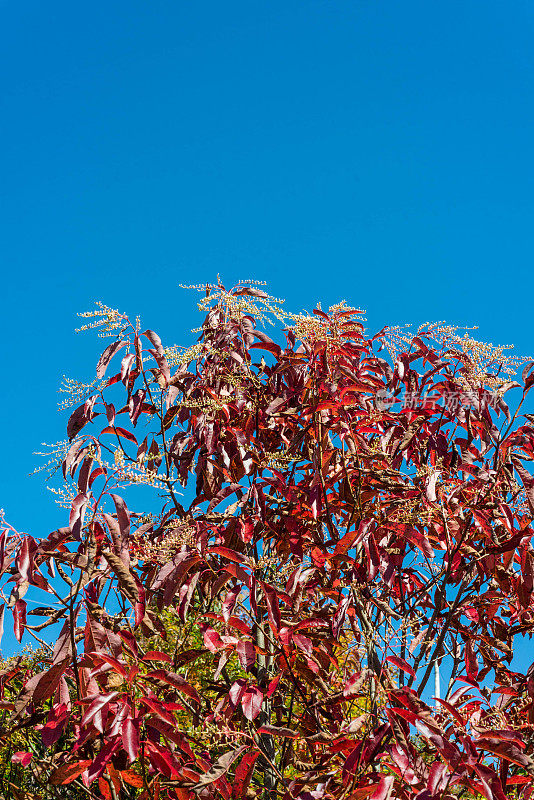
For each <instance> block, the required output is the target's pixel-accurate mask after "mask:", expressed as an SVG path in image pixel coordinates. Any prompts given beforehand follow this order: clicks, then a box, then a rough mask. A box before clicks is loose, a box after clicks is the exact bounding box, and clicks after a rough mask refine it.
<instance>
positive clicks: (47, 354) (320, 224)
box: [0, 0, 534, 536]
mask: <svg viewBox="0 0 534 800" xmlns="http://www.w3.org/2000/svg"><path fill="white" fill-rule="evenodd" d="M533 36H534V5H533V4H532V3H528V2H526V0H520V1H519V0H508V2H496V0H490V2H478V1H477V2H475V1H474V0H461V2H458V1H457V0H446V2H438V1H436V2H428V0H422V1H421V2H414V1H413V0H402V2H400V0H399V1H398V2H397V1H395V2H393V0H345V1H344V2H341V1H340V0H330V1H329V0H321V2H319V1H318V0H306V2H293V0H283V2H281V1H279V0H271V2H256V1H255V0H246V2H244V1H243V2H241V1H239V2H235V1H234V0H230V1H229V2H226V3H221V2H212V1H210V2H205V1H204V0H196V1H195V2H187V3H186V2H183V1H180V0H172V1H171V0H168V1H167V2H163V1H162V0H151V2H147V1H145V2H141V1H140V0H128V2H126V1H125V0H106V2H105V3H104V2H101V0H95V1H94V2H93V3H91V4H83V3H72V2H64V1H63V0H49V2H46V3H45V2H37V0H31V1H30V0H17V2H14V1H13V0H10V1H9V2H8V0H0V39H1V44H0V62H1V63H0V75H1V76H2V77H1V80H0V87H1V91H0V104H1V107H0V119H1V123H0V153H1V155H0V161H1V164H2V174H1V181H0V193H1V206H2V207H1V213H0V248H1V250H0V252H1V258H2V264H3V269H2V275H3V289H4V291H3V293H2V297H3V302H2V317H3V329H4V346H3V359H2V361H3V368H4V376H5V380H4V387H3V391H2V393H1V394H0V405H1V418H2V421H3V424H2V444H3V451H4V452H3V458H2V460H1V462H0V483H1V487H2V492H1V496H0V506H3V507H4V508H5V510H6V515H7V517H8V519H9V520H10V521H11V522H12V523H13V524H14V525H15V526H17V527H18V528H19V529H21V530H26V531H31V532H32V533H33V534H34V535H35V536H41V535H44V534H46V533H47V532H48V531H49V530H50V529H51V528H52V527H54V526H57V525H58V524H62V523H63V522H64V519H65V517H64V513H63V512H62V511H61V510H60V509H58V507H57V506H55V505H54V503H53V499H52V498H51V497H50V495H49V493H48V492H46V491H44V489H43V484H42V481H41V480H40V479H39V477H33V478H29V477H28V473H29V472H31V470H32V469H33V468H34V466H35V465H36V463H37V461H38V459H36V457H34V456H33V455H32V453H33V451H35V450H37V449H39V443H40V442H42V441H43V440H44V441H56V440H58V439H60V438H62V437H63V430H64V424H65V421H66V420H65V418H64V417H63V416H62V415H60V414H59V413H58V411H57V402H58V399H59V397H58V394H57V388H58V385H59V383H60V380H61V376H62V375H63V374H66V375H68V376H71V377H77V378H80V379H91V378H92V377H93V374H94V365H95V364H96V359H97V356H98V354H99V349H102V348H101V345H102V342H101V341H100V340H98V339H95V338H92V337H87V336H86V337H85V338H83V337H81V336H79V335H78V336H76V335H75V334H74V333H73V329H74V327H76V325H77V320H76V317H75V313H76V311H79V310H84V309H86V308H89V307H90V306H91V305H92V304H93V301H94V300H96V299H101V300H103V301H104V302H106V303H107V304H108V305H111V306H115V307H118V308H120V309H121V310H125V311H128V312H130V313H131V314H132V315H134V316H135V314H140V315H141V317H142V319H143V321H144V323H146V326H147V327H151V328H155V329H157V330H158V331H159V332H160V334H161V335H162V337H163V339H164V341H165V342H166V343H169V344H171V343H175V342H177V343H187V342H188V341H190V339H191V334H189V329H190V328H191V327H193V326H196V325H197V324H198V315H197V314H196V312H195V307H194V300H195V298H194V296H192V295H188V294H187V293H184V292H183V291H182V290H181V289H179V288H178V284H179V283H199V282H204V281H208V280H213V279H214V278H215V277H216V275H217V273H220V274H221V276H222V277H223V279H224V280H225V282H228V283H230V282H232V281H233V280H235V279H238V278H248V277H251V278H257V279H264V280H267V281H268V282H269V286H270V290H271V291H272V293H273V294H275V295H277V296H284V297H286V298H287V304H288V306H289V307H290V308H292V309H294V310H301V309H302V308H304V307H306V308H311V307H313V306H314V304H315V302H316V300H318V299H321V300H322V302H323V306H326V305H328V304H330V303H333V302H335V301H337V300H339V299H341V298H346V299H347V301H348V302H351V303H353V304H356V305H360V306H363V307H364V308H366V309H367V311H368V313H367V317H368V324H369V327H370V328H371V329H378V328H379V327H382V326H383V325H384V324H385V323H403V322H405V321H413V322H414V323H420V322H423V321H425V320H434V319H444V320H447V321H449V322H451V323H465V324H478V325H479V326H480V332H479V333H480V338H483V339H485V340H489V341H493V342H494V343H502V342H511V343H514V344H515V345H516V347H517V350H518V352H519V353H524V354H529V353H532V352H533V351H534V344H533V341H532V338H533V337H532V333H531V330H532V328H531V318H532V313H531V307H532V288H533V283H534V282H533V280H532V263H533V258H532V256H533V234H532V222H533V205H534V201H533V196H532V189H533V178H534V158H533V149H532V142H533V141H534V103H533V94H534V80H533V79H534V48H533V47H532V42H533Z"/></svg>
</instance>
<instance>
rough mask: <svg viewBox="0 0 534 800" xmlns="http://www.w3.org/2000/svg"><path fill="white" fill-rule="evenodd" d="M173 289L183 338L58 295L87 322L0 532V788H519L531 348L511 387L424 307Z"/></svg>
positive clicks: (433, 799) (509, 363)
mask: <svg viewBox="0 0 534 800" xmlns="http://www.w3.org/2000/svg"><path fill="white" fill-rule="evenodd" d="M197 288H198V287H197ZM202 290H205V296H204V297H203V298H202V300H201V302H200V304H199V305H200V308H201V310H203V311H204V312H205V313H206V317H205V321H204V323H203V325H202V328H201V329H199V331H200V338H199V340H198V343H197V344H194V345H193V346H192V347H190V348H189V349H181V348H176V347H170V348H167V347H165V346H164V345H163V344H162V342H161V340H160V338H159V336H158V335H157V334H156V333H154V332H153V331H151V330H146V331H144V332H142V331H141V326H140V324H139V322H138V321H136V322H135V323H132V322H130V321H129V319H128V318H127V317H126V316H125V315H123V314H120V313H119V312H117V311H114V310H112V309H109V308H107V307H105V306H101V305H100V306H99V307H97V310H96V311H95V312H92V313H91V314H87V315H86V316H88V317H90V318H91V321H89V323H88V325H87V326H86V327H97V328H100V330H101V331H102V332H103V333H104V334H105V335H110V336H111V337H112V339H113V341H112V342H111V343H110V344H109V346H108V347H107V348H106V349H105V351H104V352H103V354H102V355H101V357H100V360H99V361H98V365H97V368H96V375H97V379H96V381H95V382H94V384H91V385H89V386H88V387H83V386H81V385H79V384H76V383H74V382H71V383H70V384H68V387H67V388H69V389H70V390H72V394H73V396H74V397H76V396H78V397H79V400H78V402H80V404H79V405H78V407H77V408H75V410H74V411H73V412H72V413H71V416H70V419H69V420H68V424H67V434H68V439H69V443H68V446H67V448H66V450H65V453H64V455H63V456H61V461H62V470H63V476H64V478H65V484H64V488H63V489H62V492H63V495H62V497H63V500H65V501H66V503H67V505H68V506H69V509H70V515H69V520H68V526H66V527H64V528H60V529H59V530H56V531H54V532H53V533H51V534H50V535H49V536H48V537H47V538H46V539H40V540H37V539H36V538H34V537H33V536H31V535H27V534H19V533H17V532H15V531H14V530H13V529H11V528H9V526H7V527H6V530H5V532H4V533H3V535H2V538H1V553H0V564H1V569H2V575H3V577H4V596H5V599H6V602H7V606H8V607H9V608H10V609H11V610H12V613H13V618H14V630H15V635H16V638H17V639H18V641H19V642H20V641H21V640H22V639H23V636H24V637H25V641H26V637H27V638H28V640H29V639H30V637H31V636H34V637H37V638H38V640H39V643H40V649H39V651H38V656H37V657H35V656H34V657H33V660H32V659H30V660H28V657H22V656H21V657H14V658H11V659H9V660H8V661H7V662H5V663H4V665H3V666H4V669H3V670H2V672H0V686H1V690H2V714H3V722H2V727H1V730H0V737H1V742H2V743H3V745H4V748H6V747H7V746H8V745H9V746H10V747H11V750H10V753H13V749H14V748H15V747H16V748H17V752H16V753H14V754H13V755H12V760H13V762H14V767H13V768H14V769H15V768H16V770H18V777H16V779H15V778H14V777H12V778H11V788H12V789H13V791H14V792H18V793H19V795H20V796H21V797H31V798H35V797H74V796H80V797H81V796H84V797H87V798H94V799H95V800H96V798H100V797H105V798H113V800H118V799H119V798H139V799H141V798H143V800H149V799H150V800H157V799H158V798H160V799H161V800H185V798H195V797H202V798H224V800H231V798H233V799H234V800H237V798H242V797H245V796H246V797H257V798H264V800H266V799H267V798H268V800H273V799H274V798H283V800H291V799H293V800H297V799H299V800H312V799H313V800H315V799H318V798H324V800H327V799H328V798H330V799H331V800H333V799H334V798H335V800H345V799H346V800H349V798H351V799H352V800H363V799H364V798H371V800H387V799H388V798H399V800H416V799H417V800H452V799H453V798H456V797H465V798H469V797H471V798H473V797H484V798H487V800H504V799H505V798H518V799H519V798H521V800H528V799H529V798H530V797H532V796H533V794H534V790H533V786H534V758H533V745H534V736H533V732H534V729H533V723H534V706H533V700H534V674H533V671H532V669H530V670H528V671H527V672H526V674H524V673H522V672H517V671H514V670H513V669H512V668H511V666H510V664H511V660H512V655H513V647H514V641H515V640H516V638H517V637H518V636H520V637H525V636H528V637H529V638H530V637H531V635H532V631H533V629H534V613H533V602H532V593H533V550H532V545H531V539H532V535H533V529H532V527H531V523H532V519H533V514H534V478H533V477H532V476H531V475H530V473H529V472H528V470H527V469H526V467H525V466H524V462H525V461H529V460H532V458H533V457H534V426H533V425H532V423H531V420H530V418H529V417H528V415H523V416H522V417H521V416H520V414H519V412H520V410H521V406H522V404H523V401H524V398H525V396H526V394H527V392H528V390H529V388H530V387H531V386H532V384H533V383H534V370H533V366H534V362H529V363H526V364H524V365H522V366H523V369H522V384H521V385H520V384H519V383H516V382H515V381H513V380H512V378H513V376H514V374H515V373H516V371H517V367H518V366H519V362H518V361H515V360H514V359H512V358H510V357H509V356H508V355H507V354H506V352H505V350H504V349H503V348H494V347H492V346H489V345H484V344H482V343H479V342H477V341H476V340H474V339H473V338H472V337H471V335H470V334H468V333H466V334H465V335H462V336H460V335H459V334H458V332H457V330H455V329H452V328H449V327H446V326H444V325H441V324H439V325H425V326H423V327H422V328H420V329H419V331H418V332H417V333H416V334H415V335H414V334H408V333H407V331H406V329H404V330H403V329H399V328H387V329H384V330H383V331H381V332H380V333H378V334H377V335H376V336H374V337H373V338H367V337H366V334H365V331H364V328H363V324H362V317H361V312H360V311H358V310H356V309H352V308H348V307H347V306H346V305H345V304H344V303H341V304H339V305H338V306H335V307H333V308H331V309H330V310H329V311H328V313H326V312H324V311H322V310H321V309H319V308H318V309H316V310H315V311H314V312H313V314H311V315H293V314H289V313H286V312H284V311H283V307H282V305H281V304H280V301H277V300H275V299H273V298H270V297H269V296H268V295H267V294H265V293H264V292H263V290H261V289H259V288H258V284H255V283H254V282H250V283H242V284H240V285H238V286H236V287H234V288H233V289H231V290H226V289H225V288H224V287H223V286H222V285H221V284H220V283H218V284H217V285H212V286H207V287H202ZM266 319H271V320H274V322H275V323H278V324H281V326H282V327H283V335H278V337H277V336H276V334H273V336H274V338H270V337H269V336H268V335H267V333H266V332H265V329H264V327H263V325H262V323H264V322H265V321H266ZM276 339H278V341H277V340H276ZM83 392H85V395H84V396H80V393H83ZM508 392H510V396H514V397H517V398H518V400H517V402H516V404H515V405H516V407H517V410H516V411H515V412H514V413H512V412H511V411H510V410H509V408H508V405H507V402H506V401H505V396H506V397H508V394H507V393H508ZM38 594H40V596H41V598H45V600H44V605H42V606H41V607H38V608H35V602H36V601H35V598H36V597H37V596H38ZM25 597H26V599H25ZM30 598H31V599H32V602H31V603H28V604H27V600H28V599H30ZM35 615H37V616H35ZM47 630H48V633H47ZM52 631H53V632H54V637H51V635H50V634H51V632H52ZM51 638H53V639H55V644H53V646H48V645H47V644H46V641H50V639H51ZM24 737H26V738H24ZM20 742H26V743H28V744H27V745H26V746H25V747H22V746H21V745H20ZM17 743H18V744H17ZM13 775H15V773H13ZM17 786H18V787H19V788H18V789H17ZM24 786H26V787H30V788H27V789H21V788H20V787H24Z"/></svg>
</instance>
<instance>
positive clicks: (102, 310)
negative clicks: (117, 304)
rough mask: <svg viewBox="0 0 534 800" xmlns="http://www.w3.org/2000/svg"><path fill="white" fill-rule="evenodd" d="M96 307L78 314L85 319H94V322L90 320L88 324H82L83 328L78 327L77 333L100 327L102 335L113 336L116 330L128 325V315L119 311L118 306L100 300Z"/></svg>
mask: <svg viewBox="0 0 534 800" xmlns="http://www.w3.org/2000/svg"><path fill="white" fill-rule="evenodd" d="M95 305H96V309H95V310H94V311H83V312H82V313H81V314H78V316H79V317H82V318H83V319H94V320H95V321H94V322H89V323H87V325H82V327H81V328H77V329H76V333H81V332H82V331H88V330H91V329H93V328H100V329H101V330H100V333H99V334H98V335H99V336H101V337H106V336H112V335H113V332H114V331H117V330H124V329H125V328H126V327H127V326H128V317H127V316H126V314H122V313H121V312H120V311H117V309H116V308H109V307H108V306H106V305H104V303H101V302H100V300H97V302H96V304H95Z"/></svg>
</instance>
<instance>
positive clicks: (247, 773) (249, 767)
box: [232, 750, 259, 800]
mask: <svg viewBox="0 0 534 800" xmlns="http://www.w3.org/2000/svg"><path fill="white" fill-rule="evenodd" d="M258 756H259V753H258V751H257V750H252V751H251V752H249V753H245V755H244V756H243V758H242V759H241V761H240V762H239V764H238V765H237V767H236V771H235V778H234V781H233V784H232V800H241V798H242V797H245V796H246V793H247V789H248V787H249V784H250V781H251V779H252V775H253V773H254V765H255V763H256V759H257V758H258Z"/></svg>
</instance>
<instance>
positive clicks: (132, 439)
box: [101, 427, 139, 444]
mask: <svg viewBox="0 0 534 800" xmlns="http://www.w3.org/2000/svg"><path fill="white" fill-rule="evenodd" d="M101 433H114V434H115V433H116V434H117V436H122V438H123V439H128V441H129V442H133V443H134V444H139V442H138V441H137V439H136V438H135V436H134V435H133V433H130V431H127V430H126V428H116V427H114V428H110V427H107V428H103V429H102V431H101Z"/></svg>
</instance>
